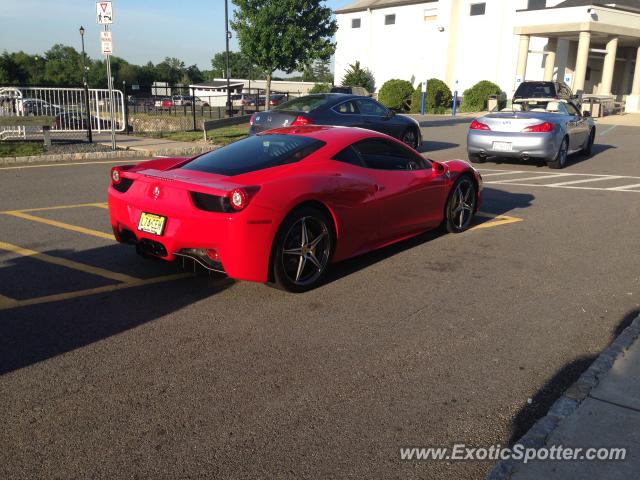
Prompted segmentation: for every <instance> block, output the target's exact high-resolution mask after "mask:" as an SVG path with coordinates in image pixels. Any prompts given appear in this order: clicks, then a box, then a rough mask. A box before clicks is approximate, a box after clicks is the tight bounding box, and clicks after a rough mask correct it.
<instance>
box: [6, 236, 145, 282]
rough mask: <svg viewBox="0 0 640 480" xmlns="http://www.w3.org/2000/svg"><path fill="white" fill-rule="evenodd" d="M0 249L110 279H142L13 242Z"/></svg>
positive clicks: (122, 280)
mask: <svg viewBox="0 0 640 480" xmlns="http://www.w3.org/2000/svg"><path fill="white" fill-rule="evenodd" d="M0 250H6V251H8V252H13V253H17V254H18V255H22V256H23V257H33V258H35V259H36V260H40V261H43V262H47V263H52V264H54V265H60V266H62V267H67V268H71V269H73V270H79V271H81V272H85V273H89V274H91V275H97V276H99V277H103V278H108V279H110V280H116V281H118V282H125V283H134V282H139V281H140V279H139V278H136V277H131V276H129V275H125V274H124V273H118V272H112V271H111V270H105V269H104V268H100V267H94V266H92V265H86V264H84V263H80V262H75V261H73V260H68V259H66V258H60V257H54V256H52V255H47V254H46V253H40V252H36V251H35V250H30V249H28V248H23V247H20V246H18V245H13V244H11V243H6V242H0Z"/></svg>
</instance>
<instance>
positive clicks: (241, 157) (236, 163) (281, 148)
mask: <svg viewBox="0 0 640 480" xmlns="http://www.w3.org/2000/svg"><path fill="white" fill-rule="evenodd" d="M323 145H325V143H324V142H322V141H320V140H316V139H314V138H309V137H302V136H299V135H256V136H253V137H249V138H245V139H243V140H239V141H237V142H234V143H231V144H229V145H227V146H225V147H222V148H219V149H217V150H213V151H211V152H209V153H206V154H204V155H202V156H200V157H197V158H194V159H193V160H192V161H190V162H189V163H187V164H186V165H184V166H182V167H181V169H182V170H194V171H197V172H207V173H215V174H218V175H227V176H233V175H241V174H243V173H249V172H254V171H256V170H262V169H264V168H269V167H275V166H278V165H284V164H287V163H292V162H297V161H300V160H302V159H303V158H305V157H306V156H308V155H310V154H311V153H313V152H315V151H316V150H318V149H319V148H320V147H322V146H323Z"/></svg>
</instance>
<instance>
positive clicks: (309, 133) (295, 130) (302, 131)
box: [258, 125, 390, 143]
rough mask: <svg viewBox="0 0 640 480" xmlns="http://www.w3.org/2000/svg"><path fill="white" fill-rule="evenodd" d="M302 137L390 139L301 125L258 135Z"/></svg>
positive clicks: (365, 132) (359, 130)
mask: <svg viewBox="0 0 640 480" xmlns="http://www.w3.org/2000/svg"><path fill="white" fill-rule="evenodd" d="M270 134H273V135H300V136H303V137H310V138H315V139H317V140H322V141H324V142H326V141H334V142H335V141H337V142H340V143H343V142H349V143H350V142H354V141H358V140H363V139H365V138H390V137H389V136H388V135H385V134H383V133H379V132H375V131H373V130H367V129H364V128H355V127H339V126H330V125H300V126H293V127H291V126H289V127H283V128H276V129H274V130H266V131H264V132H260V133H258V135H270Z"/></svg>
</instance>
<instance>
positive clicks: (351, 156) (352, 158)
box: [332, 145, 365, 167]
mask: <svg viewBox="0 0 640 480" xmlns="http://www.w3.org/2000/svg"><path fill="white" fill-rule="evenodd" d="M332 160H337V161H339V162H344V163H349V164H351V165H355V166H356V167H364V166H365V165H364V162H363V161H362V158H360V155H359V154H358V152H356V151H355V150H354V148H353V145H349V146H348V147H347V148H345V149H344V150H342V151H340V152H339V153H336V154H335V155H334V156H333V158H332Z"/></svg>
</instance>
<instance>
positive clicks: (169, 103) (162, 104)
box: [154, 97, 173, 108]
mask: <svg viewBox="0 0 640 480" xmlns="http://www.w3.org/2000/svg"><path fill="white" fill-rule="evenodd" d="M154 106H155V107H156V108H171V107H173V100H172V99H171V98H170V97H165V98H160V99H157V100H156V101H155V103H154Z"/></svg>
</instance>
